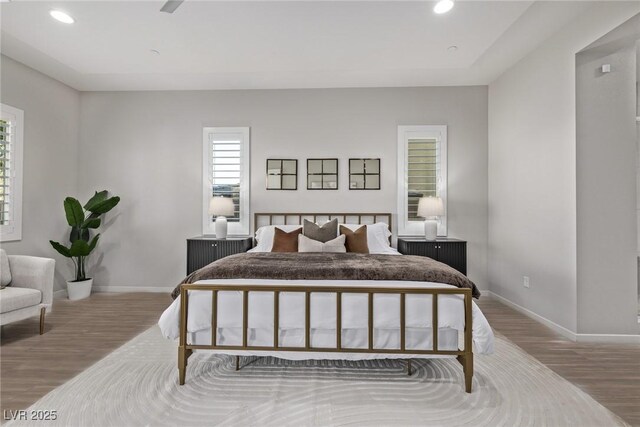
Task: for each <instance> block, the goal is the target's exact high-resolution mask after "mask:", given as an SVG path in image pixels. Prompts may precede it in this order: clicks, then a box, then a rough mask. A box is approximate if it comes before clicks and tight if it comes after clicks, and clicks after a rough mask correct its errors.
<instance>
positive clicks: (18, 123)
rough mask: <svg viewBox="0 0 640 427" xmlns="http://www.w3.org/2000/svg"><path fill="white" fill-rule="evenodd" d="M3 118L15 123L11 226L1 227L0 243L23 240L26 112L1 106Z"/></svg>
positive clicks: (12, 160)
mask: <svg viewBox="0 0 640 427" xmlns="http://www.w3.org/2000/svg"><path fill="white" fill-rule="evenodd" d="M0 107H1V110H2V113H1V114H2V117H7V118H9V119H10V120H11V121H13V122H14V123H15V129H14V132H15V133H14V134H12V135H11V137H12V156H11V163H12V164H13V167H12V168H11V172H12V174H11V180H12V181H13V182H12V183H11V194H12V196H11V204H10V209H11V224H10V225H0V242H11V241H16V240H22V171H23V169H22V165H23V161H22V157H23V153H24V145H23V144H24V139H23V131H24V111H22V110H19V109H18V108H14V107H11V106H9V105H5V104H0Z"/></svg>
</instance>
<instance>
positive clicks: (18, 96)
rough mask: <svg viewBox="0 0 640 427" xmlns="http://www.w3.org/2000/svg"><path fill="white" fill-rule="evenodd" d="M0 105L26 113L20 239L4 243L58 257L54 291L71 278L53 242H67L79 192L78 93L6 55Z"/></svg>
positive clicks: (0, 60)
mask: <svg viewBox="0 0 640 427" xmlns="http://www.w3.org/2000/svg"><path fill="white" fill-rule="evenodd" d="M0 74H1V80H0V101H1V102H2V103H3V104H8V105H11V106H13V107H16V108H19V109H21V110H24V174H23V180H24V181H23V190H22V191H23V207H22V240H21V241H18V242H8V243H2V247H3V248H4V249H5V250H6V251H7V252H9V253H11V254H24V255H36V256H45V257H50V258H55V259H56V284H55V288H56V289H61V288H63V287H64V286H65V285H64V282H65V280H66V279H68V278H70V277H71V276H72V275H73V268H72V264H71V262H70V261H69V260H68V259H66V258H64V257H62V256H59V255H58V254H57V253H56V252H55V251H54V250H53V249H52V248H51V245H50V244H49V239H53V240H64V241H66V239H67V238H68V235H67V234H66V233H67V232H68V227H67V225H66V224H67V223H66V220H65V216H64V210H63V208H62V201H63V200H64V198H65V197H66V196H68V195H73V194H75V193H76V190H77V181H78V179H77V178H78V173H77V167H78V132H79V129H80V127H79V118H80V95H79V92H78V91H76V90H75V89H72V88H70V87H68V86H66V85H64V84H62V83H60V82H58V81H57V80H53V79H51V78H50V77H47V76H45V75H44V74H41V73H39V72H37V71H35V70H33V69H31V68H29V67H26V66H24V65H22V64H20V63H18V62H16V61H14V60H12V59H10V58H8V57H6V56H4V55H2V56H1V57H0Z"/></svg>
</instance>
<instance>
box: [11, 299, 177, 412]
mask: <svg viewBox="0 0 640 427" xmlns="http://www.w3.org/2000/svg"><path fill="white" fill-rule="evenodd" d="M170 302H171V298H170V297H169V295H168V294H155V293H130V294H94V295H92V296H91V297H90V298H88V299H85V300H81V301H73V302H72V301H69V300H67V299H56V300H54V302H53V312H52V313H50V314H47V316H46V320H45V333H44V335H39V334H38V330H39V319H38V317H34V318H32V319H28V320H24V321H22V322H16V323H12V324H9V325H5V326H2V333H1V335H0V343H1V347H0V375H1V376H0V381H1V390H0V410H2V411H4V410H8V409H12V410H15V409H24V408H27V407H28V406H29V405H31V404H32V403H34V402H35V401H36V400H38V399H39V398H41V397H42V396H44V395H45V394H47V393H48V392H49V391H51V390H53V389H54V388H56V387H58V386H60V385H62V384H64V383H65V382H66V381H68V380H69V379H71V378H73V377H74V376H75V375H77V374H78V373H80V372H82V371H84V370H85V369H86V368H88V367H89V366H91V365H92V364H93V363H95V362H97V361H98V360H100V359H101V358H103V357H104V356H106V355H107V354H109V353H110V352H112V351H113V350H115V349H116V348H118V347H119V346H121V345H122V344H124V343H126V342H127V341H129V340H130V339H131V338H133V337H135V336H136V335H138V334H139V333H141V332H142V331H144V330H146V329H148V328H149V327H150V326H151V325H153V324H155V323H156V322H157V321H158V318H159V317H160V314H161V313H162V311H163V310H164V309H165V308H166V307H167V306H168V305H169V304H170ZM51 409H55V408H51ZM3 413H4V412H3Z"/></svg>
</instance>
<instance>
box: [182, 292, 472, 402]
mask: <svg viewBox="0 0 640 427" xmlns="http://www.w3.org/2000/svg"><path fill="white" fill-rule="evenodd" d="M190 290H193V291H209V292H211V303H212V308H213V309H212V316H211V344H210V345H194V344H189V343H188V342H187V334H188V333H187V319H188V315H189V313H188V311H189V291H190ZM220 291H238V292H242V344H241V345H219V344H218V343H217V337H216V334H217V329H218V327H217V325H218V315H217V310H215V307H217V299H218V292H220ZM249 292H270V293H272V294H273V305H274V307H273V308H274V310H273V312H274V315H273V345H272V346H256V345H249V344H248V340H247V330H248V316H249ZM280 292H287V293H289V292H292V293H296V292H299V293H303V294H304V295H305V341H304V342H305V345H304V347H285V346H281V345H280V343H279V312H280V308H279V301H280ZM313 293H334V294H336V331H337V332H336V343H335V346H332V347H313V346H311V294H313ZM343 293H349V294H351V293H354V294H357V293H364V294H367V295H368V325H367V331H368V348H346V347H343V346H342V333H341V330H342V294H343ZM375 294H396V295H400V347H399V348H397V349H387V348H385V349H383V348H375V346H374V341H373V331H374V322H373V316H374V313H373V312H374V310H373V299H374V295H375ZM408 294H417V295H422V294H427V295H431V296H432V298H431V300H432V316H433V317H432V323H431V324H432V328H431V329H432V334H433V336H432V342H433V347H432V349H431V350H419V349H411V348H406V324H405V323H406V322H405V319H406V317H405V301H406V296H407V295H408ZM440 295H462V296H463V298H464V319H465V327H464V348H463V349H458V350H440V349H438V326H437V325H438V296H440ZM471 298H472V295H471V289H467V288H462V289H458V288H455V289H454V288H433V289H420V288H417V289H416V288H385V287H374V288H353V287H339V286H332V287H326V286H286V285H282V286H262V285H182V286H181V287H180V344H179V347H178V372H179V382H180V385H183V384H184V383H185V379H186V371H187V360H188V359H189V356H190V355H191V353H192V352H193V350H248V351H251V350H254V351H257V350H260V351H272V352H277V351H295V352H338V353H379V354H394V355H405V354H406V355H407V356H414V357H415V356H418V357H419V356H420V355H446V356H457V360H458V361H459V362H460V364H462V368H463V371H464V380H465V391H466V392H467V393H471V385H472V380H473V350H472V331H473V327H472V326H473V325H472V322H473V320H472V300H471Z"/></svg>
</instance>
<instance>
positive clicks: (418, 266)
mask: <svg viewBox="0 0 640 427" xmlns="http://www.w3.org/2000/svg"><path fill="white" fill-rule="evenodd" d="M332 218H339V219H340V220H341V221H342V222H343V223H345V224H355V225H363V224H369V225H368V227H367V231H368V233H369V241H370V242H372V239H377V240H378V241H377V242H375V244H376V245H377V246H376V248H377V250H376V251H375V253H371V254H325V253H306V254H302V253H300V254H297V253H296V254H276V253H268V252H265V251H264V250H260V247H261V246H260V245H261V241H260V240H261V239H260V238H259V239H258V242H257V245H256V248H254V250H253V252H250V253H246V254H238V255H233V256H231V257H227V258H223V259H221V260H218V261H216V262H215V263H212V264H210V265H209V266H207V267H204V268H203V269H201V270H198V271H196V272H194V273H192V275H190V276H189V277H187V279H185V281H183V283H181V284H180V285H179V287H178V288H177V289H176V293H175V295H174V296H175V297H176V299H175V301H174V302H173V303H172V304H171V305H170V306H169V307H168V308H167V310H165V312H164V313H163V314H162V316H161V318H160V320H159V325H160V328H161V331H162V333H163V335H164V336H165V337H166V338H169V339H178V340H179V344H178V370H179V383H180V384H181V385H182V384H184V383H185V380H186V368H187V360H188V358H189V356H190V355H191V354H192V352H193V351H200V350H207V351H212V352H215V353H220V354H227V355H235V356H236V357H238V356H274V357H278V358H284V359H292V360H303V359H334V360H335V359H342V360H362V359H381V358H392V359H407V360H408V361H409V363H410V360H411V358H443V357H446V358H452V357H455V358H457V360H458V361H459V362H460V363H461V365H462V369H463V372H464V379H465V390H466V392H468V393H470V392H471V389H472V378H473V355H474V352H473V347H474V346H475V349H476V351H477V352H479V353H481V354H490V353H492V352H493V333H492V332H491V328H490V327H489V324H488V322H487V320H486V318H485V317H484V315H483V314H482V312H481V311H480V309H479V308H478V307H477V306H476V304H475V303H474V302H473V301H472V298H473V297H474V296H475V297H476V298H477V297H479V291H477V289H476V288H475V285H473V283H472V282H470V281H469V280H468V279H467V278H466V277H465V276H463V275H462V274H461V273H458V272H456V271H455V270H453V269H451V268H450V267H448V266H445V265H443V264H440V263H437V262H436V261H433V260H430V259H428V258H424V257H412V256H406V255H399V254H398V253H397V251H395V250H394V249H393V248H391V246H390V244H389V242H390V240H389V236H390V232H389V231H388V230H390V229H391V214H385V213H355V214H354V213H351V214H288V213H287V214H283V213H266V214H255V217H254V229H255V230H265V229H267V230H268V229H269V227H271V228H273V227H274V226H276V227H278V228H281V229H292V228H293V229H295V227H296V226H298V225H299V224H301V223H302V221H303V220H304V219H309V221H313V222H316V221H318V220H320V221H322V219H332ZM381 218H384V219H383V220H382V221H380V219H381ZM381 223H382V225H384V227H383V228H385V229H386V230H387V231H386V234H384V235H383V234H382V233H381V232H379V230H380V229H381V227H380V224H381ZM374 229H375V230H377V231H376V232H377V233H378V235H374V234H372V233H373V231H372V230H374ZM259 235H260V233H258V236H259ZM382 240H387V241H386V242H382ZM264 241H265V239H264V238H263V239H262V244H263V246H264ZM370 246H373V243H370ZM327 278H329V280H327ZM433 325H437V327H433ZM337 331H340V333H337ZM236 363H237V362H236ZM408 372H409V373H410V372H411V368H410V365H409V371H408Z"/></svg>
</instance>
